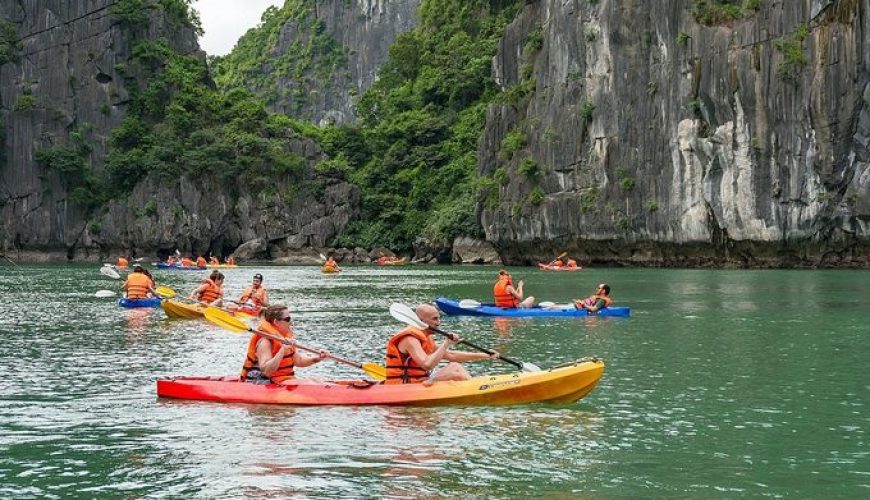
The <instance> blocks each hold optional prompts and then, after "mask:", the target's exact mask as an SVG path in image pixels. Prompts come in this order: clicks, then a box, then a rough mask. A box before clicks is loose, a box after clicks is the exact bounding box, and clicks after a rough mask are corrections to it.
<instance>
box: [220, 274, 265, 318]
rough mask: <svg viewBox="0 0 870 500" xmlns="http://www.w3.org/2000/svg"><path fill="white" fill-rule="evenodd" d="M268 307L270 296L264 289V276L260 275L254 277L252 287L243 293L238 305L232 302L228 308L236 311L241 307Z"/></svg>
mask: <svg viewBox="0 0 870 500" xmlns="http://www.w3.org/2000/svg"><path fill="white" fill-rule="evenodd" d="M268 306H269V294H268V293H266V289H265V288H263V275H262V274H260V273H257V274H255V275H254V281H253V282H252V283H251V286H249V287H248V288H245V289H244V291H242V295H241V297H239V300H237V301H236V303H232V302H231V303H229V304H227V308H228V309H230V310H236V309H238V308H239V307H248V308H261V307H268Z"/></svg>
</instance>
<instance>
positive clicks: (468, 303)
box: [459, 299, 483, 309]
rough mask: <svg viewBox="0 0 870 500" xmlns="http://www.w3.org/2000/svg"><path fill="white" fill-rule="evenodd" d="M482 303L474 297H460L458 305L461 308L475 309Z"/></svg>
mask: <svg viewBox="0 0 870 500" xmlns="http://www.w3.org/2000/svg"><path fill="white" fill-rule="evenodd" d="M482 305H483V304H481V303H480V302H478V301H476V300H474V299H462V300H460V301H459V307H461V308H463V309H477V308H478V307H480V306H482Z"/></svg>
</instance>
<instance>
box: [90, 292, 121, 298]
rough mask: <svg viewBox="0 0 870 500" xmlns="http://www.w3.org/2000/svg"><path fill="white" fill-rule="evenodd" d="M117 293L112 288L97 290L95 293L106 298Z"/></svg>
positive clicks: (95, 295) (96, 295)
mask: <svg viewBox="0 0 870 500" xmlns="http://www.w3.org/2000/svg"><path fill="white" fill-rule="evenodd" d="M115 295H117V294H116V293H115V292H113V291H111V290H97V293H95V294H94V297H99V298H101V299H104V298H106V297H114V296H115Z"/></svg>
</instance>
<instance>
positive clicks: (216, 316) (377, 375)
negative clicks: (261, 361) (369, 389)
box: [205, 307, 387, 380]
mask: <svg viewBox="0 0 870 500" xmlns="http://www.w3.org/2000/svg"><path fill="white" fill-rule="evenodd" d="M205 318H206V319H207V320H209V321H211V322H212V323H214V324H216V325H217V326H220V327H222V328H224V329H226V330H229V331H231V332H237V333H256V334H257V335H260V336H262V337H266V338H268V339H272V340H277V341H278V342H281V343H282V344H285V345H290V344H292V345H295V346H296V348H297V349H301V350H303V351H308V352H311V353H314V354H319V353H320V351H318V350H317V349H312V348H310V347H305V346H304V345H299V344H298V343H296V342H291V341H289V340H287V339H284V338H281V337H278V336H275V335H271V334H269V333H266V332H262V331H259V330H255V329H253V328H251V327H249V326H248V325H246V324H245V323H243V322H242V321H241V320H239V319H237V318H235V317H234V316H232V315H230V314H229V313H228V312H226V311H222V310H220V309H218V308H215V307H209V308H207V309H206V310H205ZM328 357H329V358H330V359H332V360H334V361H338V362H339V363H344V364H346V365H349V366H353V367H354V368H359V369H360V370H362V371H364V372H366V373H367V374H368V375H369V376H370V377H371V378H373V379H375V380H385V379H386V378H387V369H386V368H384V367H383V366H381V365H379V364H376V363H356V362H354V361H349V360H347V359H343V358H339V357H337V356H333V355H331V354H330V355H329V356H328Z"/></svg>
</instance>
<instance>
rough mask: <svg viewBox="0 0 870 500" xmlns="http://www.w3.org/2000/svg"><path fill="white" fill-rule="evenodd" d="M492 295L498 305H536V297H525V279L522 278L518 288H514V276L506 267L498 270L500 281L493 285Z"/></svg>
mask: <svg viewBox="0 0 870 500" xmlns="http://www.w3.org/2000/svg"><path fill="white" fill-rule="evenodd" d="M492 295H493V297H494V298H495V305H496V306H497V307H504V308H509V309H512V308H516V307H532V306H533V305H535V298H534V297H532V296H529V297H526V298H523V280H520V281H519V283H517V286H516V288H514V282H513V278H511V275H510V274H509V273H508V272H507V271H506V270H504V269H502V270H500V271H499V272H498V281H496V282H495V285H494V286H493V287H492Z"/></svg>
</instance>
